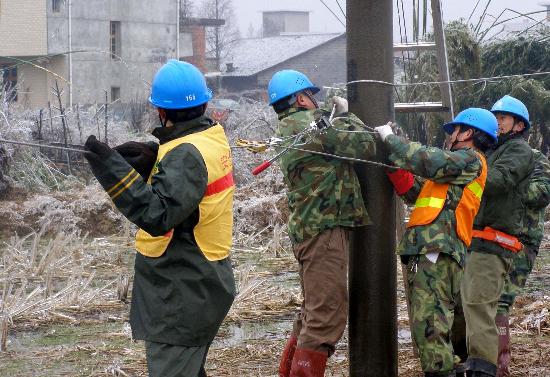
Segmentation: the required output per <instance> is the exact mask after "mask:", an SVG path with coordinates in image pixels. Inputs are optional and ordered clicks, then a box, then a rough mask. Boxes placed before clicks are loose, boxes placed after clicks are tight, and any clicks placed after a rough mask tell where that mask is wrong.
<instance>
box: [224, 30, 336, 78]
mask: <svg viewBox="0 0 550 377" xmlns="http://www.w3.org/2000/svg"><path fill="white" fill-rule="evenodd" d="M342 35H344V34H339V33H331V34H299V35H281V36H276V37H266V38H247V39H241V40H238V41H237V42H235V44H233V45H232V46H231V49H230V50H231V51H230V53H229V55H228V57H227V58H225V59H224V61H223V62H222V71H223V73H222V74H223V76H252V75H255V74H257V73H259V72H262V71H264V70H266V69H268V68H270V67H273V66H275V65H277V64H279V63H282V62H284V61H286V60H288V59H290V58H293V57H295V56H298V55H300V54H303V53H304V52H306V51H309V50H311V49H313V48H315V47H318V46H320V45H322V44H324V43H326V42H328V41H330V40H332V39H335V38H338V37H340V36H342ZM227 63H233V68H234V70H233V71H231V72H227V67H226V64H227Z"/></svg>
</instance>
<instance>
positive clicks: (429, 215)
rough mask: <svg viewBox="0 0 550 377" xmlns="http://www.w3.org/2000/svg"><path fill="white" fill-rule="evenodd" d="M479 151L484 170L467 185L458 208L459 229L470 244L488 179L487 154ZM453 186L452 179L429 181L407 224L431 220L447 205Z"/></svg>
mask: <svg viewBox="0 0 550 377" xmlns="http://www.w3.org/2000/svg"><path fill="white" fill-rule="evenodd" d="M476 154H477V155H478V157H479V159H480V161H481V172H480V174H479V176H478V177H477V178H475V179H474V180H473V181H472V182H470V183H469V184H467V185H466V187H465V188H464V190H463V191H462V197H461V198H460V201H459V202H458V205H457V207H456V210H455V217H456V233H457V235H458V237H459V238H460V239H461V240H462V241H463V242H464V243H465V244H466V246H470V244H471V242H472V228H473V225H474V218H475V216H476V214H477V212H478V211H479V206H480V204H481V197H482V195H483V190H484V188H485V181H486V180H487V162H486V161H485V157H484V156H483V155H482V154H481V153H478V152H476ZM449 186H450V184H448V183H436V182H433V181H426V183H425V184H424V186H423V187H422V190H421V191H420V194H419V195H418V199H417V200H416V203H415V207H414V209H413V211H412V213H411V216H410V219H409V222H408V224H407V228H410V227H413V226H417V225H428V224H431V223H432V222H433V221H434V220H435V219H436V218H437V216H439V214H440V213H441V211H442V210H443V208H444V206H445V200H446V198H447V191H448V189H449Z"/></svg>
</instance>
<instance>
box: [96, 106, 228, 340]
mask: <svg viewBox="0 0 550 377" xmlns="http://www.w3.org/2000/svg"><path fill="white" fill-rule="evenodd" d="M211 126H212V122H211V121H210V120H209V119H208V118H205V117H201V118H198V119H196V120H193V121H190V122H185V123H180V124H176V125H174V126H173V127H169V128H157V129H155V130H154V132H153V135H154V136H156V137H157V138H158V139H159V141H160V143H161V144H164V143H166V142H168V141H171V140H174V139H177V138H179V137H182V136H185V135H189V134H191V133H195V132H199V131H202V130H205V129H207V128H209V127H211ZM157 167H158V173H156V174H155V175H153V177H152V181H151V184H150V185H149V184H147V183H146V182H145V181H144V180H143V179H142V178H141V177H139V176H138V177H137V179H135V180H134V181H133V183H131V184H130V185H129V187H128V188H127V189H125V190H124V191H123V192H122V193H120V192H119V191H120V189H117V190H115V191H113V192H110V195H111V197H113V196H114V194H115V193H118V196H117V197H116V198H115V199H114V204H115V205H116V206H117V208H118V209H119V210H120V211H121V212H122V214H124V216H126V217H127V218H128V219H129V220H130V221H131V222H133V223H134V224H136V225H137V226H138V227H140V228H141V229H143V230H145V231H146V232H147V233H149V234H151V235H153V236H160V235H164V234H166V233H167V232H168V231H170V230H171V229H175V230H174V237H173V239H172V241H171V242H170V244H169V246H168V249H167V250H166V252H165V253H164V254H163V255H162V256H160V257H159V258H150V257H145V256H143V255H141V254H139V253H137V254H136V259H135V277H134V286H133V290H132V307H131V312H130V324H131V326H132V334H133V337H134V338H135V339H143V340H148V341H153V342H158V343H166V344H172V345H182V346H203V345H206V344H208V343H210V342H211V341H212V339H213V338H214V336H215V335H216V333H217V331H218V328H219V326H220V325H221V322H222V320H223V319H224V318H225V316H226V314H227V312H228V311H229V308H230V306H231V304H232V302H233V299H234V296H235V283H234V278H233V270H232V267H231V261H230V259H229V258H226V259H224V260H221V261H216V262H210V261H208V260H207V259H206V258H205V257H204V255H203V253H202V252H201V250H200V249H199V247H198V246H197V243H196V241H195V239H194V236H193V227H194V226H195V225H196V224H197V221H198V206H199V203H200V201H201V200H202V197H203V194H204V192H205V190H206V186H207V182H208V176H207V171H206V166H205V163H204V160H203V159H202V156H201V155H200V153H199V151H198V150H197V149H196V148H195V147H194V146H192V145H190V144H182V145H180V146H178V147H176V148H174V149H173V150H171V151H170V152H168V153H167V155H166V156H165V157H164V159H163V160H162V161H160V163H158V166H157ZM131 171H132V167H131V166H130V165H128V164H127V163H126V161H125V160H124V159H123V158H122V156H120V155H119V154H118V153H116V152H115V153H113V154H112V155H111V156H110V157H109V158H108V159H107V160H106V161H104V167H103V173H102V174H101V175H99V176H98V177H97V179H98V180H99V182H100V183H101V185H102V186H103V187H104V188H105V190H106V191H108V192H109V190H111V188H113V187H114V186H115V185H117V183H119V182H120V181H121V180H123V178H124V177H127V176H128V175H129V173H130V174H132V173H131ZM136 174H137V173H136ZM130 176H131V175H130ZM125 182H131V179H128V180H126V181H125ZM119 187H122V186H119Z"/></svg>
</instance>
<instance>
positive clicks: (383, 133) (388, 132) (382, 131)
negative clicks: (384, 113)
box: [374, 122, 393, 141]
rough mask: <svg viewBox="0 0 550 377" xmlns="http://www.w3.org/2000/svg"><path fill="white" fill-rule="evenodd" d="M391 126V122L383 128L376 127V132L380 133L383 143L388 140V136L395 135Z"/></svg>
mask: <svg viewBox="0 0 550 377" xmlns="http://www.w3.org/2000/svg"><path fill="white" fill-rule="evenodd" d="M391 124H392V123H391V122H388V124H384V125H383V126H378V127H374V130H375V131H376V132H378V135H380V139H382V141H384V140H386V138H387V137H388V135H393V130H392V129H391Z"/></svg>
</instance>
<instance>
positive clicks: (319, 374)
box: [290, 348, 328, 377]
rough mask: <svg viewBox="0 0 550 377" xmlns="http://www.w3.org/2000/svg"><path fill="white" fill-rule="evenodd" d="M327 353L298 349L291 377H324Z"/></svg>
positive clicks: (293, 361)
mask: <svg viewBox="0 0 550 377" xmlns="http://www.w3.org/2000/svg"><path fill="white" fill-rule="evenodd" d="M327 358H328V355H327V353H326V352H319V351H313V350H308V349H306V348H296V352H295V353H294V359H293V360H292V369H291V370H290V377H323V376H324V375H325V368H326V366H327Z"/></svg>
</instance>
